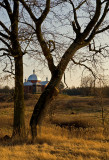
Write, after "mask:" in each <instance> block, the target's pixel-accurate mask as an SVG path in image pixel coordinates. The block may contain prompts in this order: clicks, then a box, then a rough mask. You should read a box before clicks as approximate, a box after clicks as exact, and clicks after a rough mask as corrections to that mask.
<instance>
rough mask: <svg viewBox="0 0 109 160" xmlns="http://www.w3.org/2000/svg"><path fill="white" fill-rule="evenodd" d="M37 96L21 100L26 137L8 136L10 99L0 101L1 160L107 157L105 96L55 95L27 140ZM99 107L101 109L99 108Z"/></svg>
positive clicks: (108, 121) (108, 139) (108, 133)
mask: <svg viewBox="0 0 109 160" xmlns="http://www.w3.org/2000/svg"><path fill="white" fill-rule="evenodd" d="M38 97H39V95H29V97H28V98H27V99H26V100H25V110H26V111H25V122H26V129H27V136H28V138H27V140H25V141H18V140H17V139H13V140H12V141H11V142H10V141H9V140H6V141H4V140H2V137H4V136H5V135H8V136H11V134H12V124H13V102H11V101H9V100H7V101H5V102H0V159H1V160H30V159H31V160H109V99H108V98H103V101H102V104H101V103H100V99H99V98H94V97H79V96H68V95H59V96H58V97H57V98H56V99H55V100H54V101H53V102H52V103H51V104H50V106H49V107H48V108H47V110H46V111H45V113H44V115H43V117H42V121H41V122H40V124H39V126H38V136H37V139H36V141H35V143H34V144H32V143H31V134H30V127H29V121H30V117H31V114H32V111H33V108H34V105H35V103H36V102H37V100H38ZM102 109H103V110H102Z"/></svg>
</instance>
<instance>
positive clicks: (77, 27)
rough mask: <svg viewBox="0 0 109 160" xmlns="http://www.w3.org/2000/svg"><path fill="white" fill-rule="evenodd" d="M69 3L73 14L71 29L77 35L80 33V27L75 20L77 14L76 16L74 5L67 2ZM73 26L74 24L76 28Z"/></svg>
mask: <svg viewBox="0 0 109 160" xmlns="http://www.w3.org/2000/svg"><path fill="white" fill-rule="evenodd" d="M69 1H70V3H71V5H72V7H73V12H74V22H73V23H72V25H73V29H74V31H75V33H76V34H77V35H78V34H79V33H80V29H81V27H80V25H79V22H78V20H77V14H76V9H75V7H74V4H73V2H72V0H69ZM75 24H76V26H75Z"/></svg>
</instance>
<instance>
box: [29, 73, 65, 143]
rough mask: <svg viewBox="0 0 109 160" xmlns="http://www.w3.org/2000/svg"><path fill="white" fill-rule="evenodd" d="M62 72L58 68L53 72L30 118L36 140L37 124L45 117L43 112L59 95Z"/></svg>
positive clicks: (33, 136) (33, 137)
mask: <svg viewBox="0 0 109 160" xmlns="http://www.w3.org/2000/svg"><path fill="white" fill-rule="evenodd" d="M61 78H62V74H60V72H59V71H58V70H56V71H55V73H54V74H53V76H52V78H51V80H50V82H49V84H48V86H47V87H46V88H45V90H44V92H43V93H42V94H41V96H40V98H39V100H38V102H37V104H36V105H35V107H34V111H33V114H32V117H31V120H30V126H31V133H32V139H33V141H34V140H35V137H36V136H37V124H38V123H39V122H40V120H41V119H42V118H43V117H42V116H43V112H44V110H45V108H46V106H48V105H49V104H50V102H51V101H52V100H53V99H54V97H55V96H57V95H58V93H59V90H58V88H57V87H58V85H59V83H60V82H61Z"/></svg>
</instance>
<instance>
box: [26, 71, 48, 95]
mask: <svg viewBox="0 0 109 160" xmlns="http://www.w3.org/2000/svg"><path fill="white" fill-rule="evenodd" d="M48 83H49V81H48V78H47V77H46V81H41V79H40V77H38V76H37V75H36V74H35V70H33V74H31V75H30V76H29V77H28V79H27V80H26V79H25V82H24V93H32V94H36V93H42V92H43V91H44V89H45V87H46V86H47V85H48Z"/></svg>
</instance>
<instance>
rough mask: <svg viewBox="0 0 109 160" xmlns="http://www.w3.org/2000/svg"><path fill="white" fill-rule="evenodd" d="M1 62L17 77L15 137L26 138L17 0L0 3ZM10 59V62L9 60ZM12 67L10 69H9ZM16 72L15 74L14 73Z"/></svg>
mask: <svg viewBox="0 0 109 160" xmlns="http://www.w3.org/2000/svg"><path fill="white" fill-rule="evenodd" d="M0 13H1V15H3V16H4V17H5V18H4V17H2V16H1V18H0V19H1V20H0V44H1V46H0V58H1V59H0V60H1V62H2V61H4V62H5V66H4V68H3V71H4V72H8V73H9V74H13V75H14V77H15V93H14V121H13V135H12V136H16V135H17V136H20V137H24V136H25V120H24V110H25V108H24V91H23V55H24V51H23V50H22V49H21V44H20V40H19V36H20V35H19V28H18V25H19V24H18V23H19V2H18V1H17V0H13V1H11V0H2V1H0ZM7 58H8V60H7ZM8 66H10V68H8ZM14 70H15V72H14Z"/></svg>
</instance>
